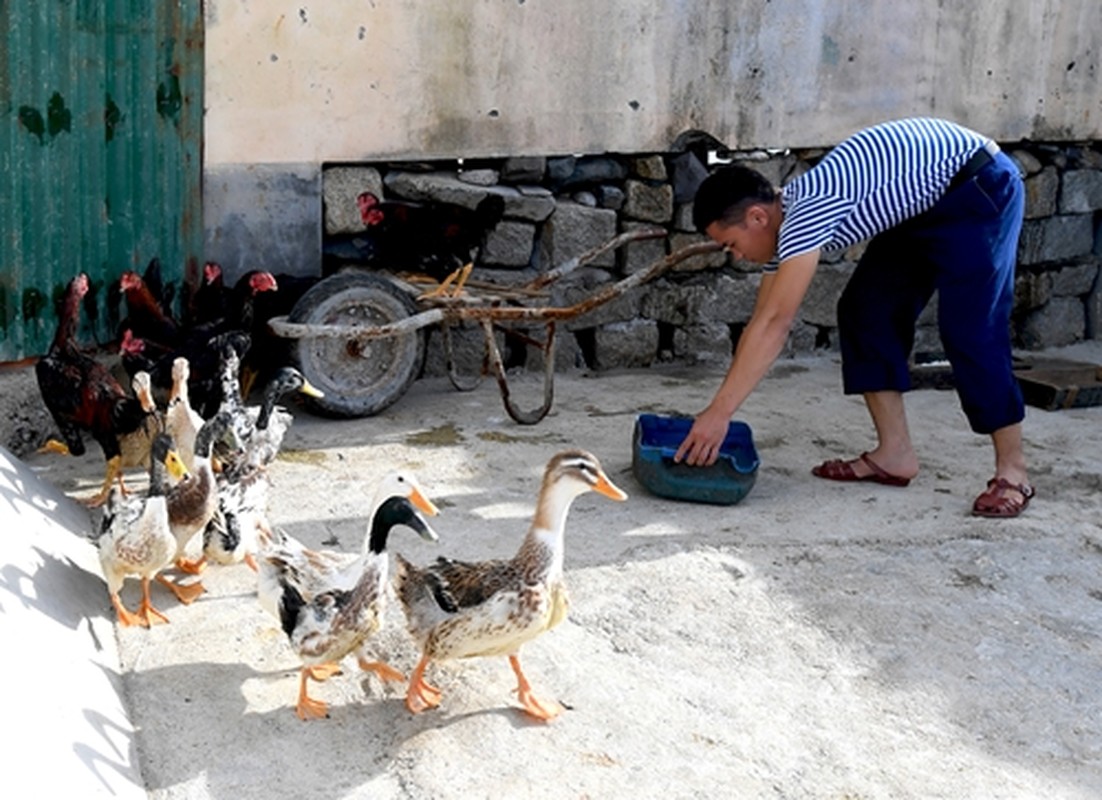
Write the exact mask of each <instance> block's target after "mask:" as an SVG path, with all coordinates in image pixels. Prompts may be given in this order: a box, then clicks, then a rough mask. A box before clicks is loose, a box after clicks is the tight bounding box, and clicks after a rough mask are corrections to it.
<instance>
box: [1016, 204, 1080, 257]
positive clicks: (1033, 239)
mask: <svg viewBox="0 0 1102 800" xmlns="http://www.w3.org/2000/svg"><path fill="white" fill-rule="evenodd" d="M1093 246H1094V224H1093V220H1092V219H1091V215H1090V214H1071V215H1061V216H1056V217H1047V218H1045V219H1038V220H1028V219H1027V220H1026V221H1025V223H1024V224H1023V225H1022V237H1021V240H1020V241H1019V242H1018V263H1019V264H1040V263H1042V262H1045V261H1061V260H1064V259H1069V258H1075V257H1077V256H1084V255H1087V254H1089V253H1090V252H1091V249H1092V247H1093Z"/></svg>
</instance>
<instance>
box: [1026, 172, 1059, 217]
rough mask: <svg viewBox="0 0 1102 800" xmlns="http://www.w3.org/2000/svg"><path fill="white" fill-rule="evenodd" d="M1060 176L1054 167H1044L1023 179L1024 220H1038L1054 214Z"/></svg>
mask: <svg viewBox="0 0 1102 800" xmlns="http://www.w3.org/2000/svg"><path fill="white" fill-rule="evenodd" d="M1059 189H1060V175H1059V173H1057V172H1056V167H1045V168H1044V169H1042V170H1040V171H1039V172H1037V173H1036V174H1034V175H1031V176H1030V177H1028V178H1026V179H1025V218H1026V219H1039V218H1041V217H1050V216H1052V215H1053V214H1055V213H1056V195H1057V192H1058V191H1059Z"/></svg>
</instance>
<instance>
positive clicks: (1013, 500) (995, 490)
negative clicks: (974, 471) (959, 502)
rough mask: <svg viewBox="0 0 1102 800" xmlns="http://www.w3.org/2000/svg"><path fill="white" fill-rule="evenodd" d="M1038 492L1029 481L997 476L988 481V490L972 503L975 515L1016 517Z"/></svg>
mask: <svg viewBox="0 0 1102 800" xmlns="http://www.w3.org/2000/svg"><path fill="white" fill-rule="evenodd" d="M1035 494H1036V492H1035V491H1034V490H1033V487H1032V486H1030V485H1029V484H1028V483H1011V482H1010V481H1008V480H1007V479H1006V478H999V477H995V478H992V479H991V480H989V481H988V482H987V491H985V492H984V493H983V494H981V495H980V496H979V497H977V498H976V502H974V503H973V504H972V516H974V517H1004V518H1010V517H1016V516H1018V515H1019V514H1021V513H1022V512H1023V511H1025V509H1026V506H1028V505H1029V501H1030V500H1032V499H1033V495H1035Z"/></svg>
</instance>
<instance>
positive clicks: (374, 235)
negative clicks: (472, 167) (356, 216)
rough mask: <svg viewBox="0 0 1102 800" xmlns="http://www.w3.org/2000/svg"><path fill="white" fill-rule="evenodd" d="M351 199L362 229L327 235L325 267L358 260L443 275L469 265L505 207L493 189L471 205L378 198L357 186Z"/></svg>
mask: <svg viewBox="0 0 1102 800" xmlns="http://www.w3.org/2000/svg"><path fill="white" fill-rule="evenodd" d="M356 204H357V206H358V208H359V211H360V218H361V219H362V220H363V223H364V225H365V226H367V230H365V231H363V232H361V233H355V234H345V235H342V236H332V237H329V240H328V241H327V243H326V246H325V267H326V271H330V270H332V269H336V268H337V267H339V266H340V265H341V264H342V263H361V264H366V265H367V266H371V267H380V268H383V269H390V270H404V271H408V272H419V273H421V274H423V275H427V276H429V277H430V278H432V279H434V280H436V281H445V280H447V279H448V278H449V277H450V276H451V275H453V274H454V272H455V271H456V270H457V269H463V270H465V271H466V272H469V271H470V270H469V269H468V268H467V267H468V266H469V265H470V263H471V259H472V258H473V255H474V251H475V250H476V249H477V248H478V247H479V246H480V245H481V244H482V242H483V241H484V240H485V238H486V235H487V234H488V233H489V232H490V231H491V230H492V229H493V228H494V227H496V226H497V224H498V223H499V222H500V221H501V219H502V217H503V216H504V213H505V200H504V199H503V198H502V197H501V196H500V195H497V194H488V195H487V196H486V197H484V198H483V199H482V200H481V201H480V202H479V203H478V205H477V206H476V207H475V208H474V209H470V208H467V207H465V206H461V205H458V204H456V203H432V204H419V203H409V202H400V201H381V200H379V198H378V197H376V196H375V195H374V194H372V193H371V192H361V193H360V194H359V195H358V196H357V198H356Z"/></svg>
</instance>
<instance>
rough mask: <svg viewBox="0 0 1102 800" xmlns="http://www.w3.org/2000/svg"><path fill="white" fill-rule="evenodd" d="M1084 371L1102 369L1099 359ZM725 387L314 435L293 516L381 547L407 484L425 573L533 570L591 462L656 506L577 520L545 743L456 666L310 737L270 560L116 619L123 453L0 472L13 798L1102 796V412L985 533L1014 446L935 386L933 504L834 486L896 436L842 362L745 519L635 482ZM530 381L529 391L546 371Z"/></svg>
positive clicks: (373, 689) (1059, 442) (921, 432)
mask: <svg viewBox="0 0 1102 800" xmlns="http://www.w3.org/2000/svg"><path fill="white" fill-rule="evenodd" d="M1062 354H1064V355H1067V356H1069V357H1075V358H1079V359H1083V360H1091V361H1094V362H1095V363H1102V343H1098V342H1092V343H1088V344H1084V345H1080V346H1078V347H1075V348H1071V349H1069V350H1066V351H1063V353H1062ZM718 378H719V373H718V372H717V371H715V370H708V369H705V368H695V369H691V370H690V369H686V368H656V369H652V370H648V371H637V372H621V373H616V374H603V375H600V376H598V377H582V376H581V375H560V376H558V377H556V383H555V389H556V398H555V404H554V407H553V410H552V413H551V414H550V415H549V416H548V417H547V418H546V419H545V420H544V421H542V422H541V423H540V424H539V425H536V426H533V427H521V426H518V425H516V424H514V423H513V422H512V421H510V420H509V419H508V418H507V417H506V416H505V414H504V412H503V409H502V406H501V400H500V396H499V394H498V390H497V387H496V385H495V384H493V383H492V382H487V383H485V384H483V386H482V387H481V388H479V389H477V390H475V391H474V392H471V393H467V394H460V393H457V392H455V391H454V390H452V389H451V387H450V384H448V383H447V382H446V381H443V380H426V381H420V382H418V383H417V384H415V385H414V387H413V388H412V389H411V390H410V392H409V393H408V394H407V395H406V396H404V397H403V398H402V399H401V400H400V401H399V402H398V403H397V404H396V405H395V406H393V407H392V408H391V409H390V410H388V411H387V412H385V413H384V414H383V415H381V416H378V417H374V418H370V419H363V420H353V421H333V420H323V419H318V418H315V417H312V416H310V415H309V414H306V413H297V415H296V421H295V425H294V427H293V429H292V431H291V433H290V435H289V437H288V440H287V442H286V447H285V451H284V453H283V454H282V456H281V457H280V459H279V460H278V461H277V462H276V463H275V464H274V465H273V467H272V470H271V474H272V479H273V482H274V485H275V489H274V492H273V497H272V507H271V514H270V516H271V519H272V522H273V524H275V525H276V526H278V527H281V528H283V529H285V530H286V531H287V532H289V533H291V534H292V535H294V536H296V537H298V538H300V539H302V540H304V541H305V542H306V543H307V544H309V545H312V546H325V547H329V548H334V549H343V550H354V549H358V548H359V547H360V543H361V541H362V537H363V533H364V529H365V524H366V521H365V519H364V505H365V503H366V492H368V491H369V489H370V487H371V486H372V485H373V483H374V482H375V481H376V480H377V479H378V478H379V477H380V476H381V475H382V474H383V473H384V472H385V471H387V470H389V469H391V468H394V467H406V468H412V469H414V470H415V471H416V472H417V473H418V475H419V477H420V479H421V481H422V483H423V484H424V486H425V487H426V489H427V490H428V492H429V494H430V495H431V496H432V497H433V499H434V500H435V501H436V503H437V504H438V505H439V506H440V507H441V509H442V514H441V516H439V517H438V518H436V519H435V520H434V526H435V527H436V529H437V531H438V532H439V533H440V537H441V540H440V542H439V543H438V544H437V545H431V544H429V543H427V542H423V541H421V540H420V539H418V538H417V537H416V536H414V535H412V534H411V533H409V532H408V531H405V530H397V531H396V532H395V533H394V535H393V536H392V538H391V541H390V551H391V552H400V553H402V554H403V555H404V556H406V557H408V558H410V559H412V560H414V561H418V562H424V561H428V560H430V559H432V558H435V556H436V555H438V554H446V555H449V556H454V557H458V558H464V559H475V558H487V557H499V556H507V555H510V554H511V553H512V552H513V551H514V550H515V548H516V546H517V544H518V543H519V541H520V539H521V537H522V536H523V533H524V531H525V530H526V528H527V524H528V519H529V516H530V514H531V511H532V508H533V505H534V502H535V499H536V492H537V490H538V484H539V476H540V473H541V471H542V468H543V466H544V464H545V463H546V461H547V459H548V458H549V457H550V456H551V455H552V454H554V453H555V452H556V451H558V450H560V449H563V448H566V447H574V446H582V447H586V448H588V449H590V450H592V451H593V452H594V453H595V454H597V456H598V457H599V458H600V459H601V461H602V463H603V464H604V466H605V468H606V470H607V472H608V474H609V475H610V477H611V478H612V479H613V481H615V482H616V483H617V484H619V485H620V486H621V487H622V488H623V489H625V490H626V491H627V492H628V493H629V495H630V498H629V500H628V501H627V502H626V503H613V502H611V501H609V500H607V499H606V498H603V497H600V496H597V495H592V494H591V495H585V496H583V497H581V498H579V499H578V500H577V501H576V502H575V504H574V507H573V509H572V511H571V514H570V517H569V519H568V522H567V532H566V572H567V580H568V583H569V586H570V590H571V596H572V607H571V612H570V616H569V618H568V619H567V621H566V622H565V623H563V624H562V625H561V626H560V627H558V628H556V629H554V630H553V631H551V632H549V633H548V634H546V635H544V636H543V637H541V638H540V639H537V640H536V641H535V642H533V643H532V644H530V645H529V646H527V647H526V648H525V649H524V651H523V652H522V658H523V661H524V664H525V666H526V669H527V671H528V674H529V677H530V678H531V680H532V681H533V684H534V685H535V688H536V690H537V691H538V692H541V693H543V694H545V695H546V696H548V697H552V698H556V699H558V700H559V701H561V702H562V703H564V704H565V705H567V706H568V708H569V710H568V711H566V712H565V713H564V714H563V715H562V716H561V717H560V718H559V719H557V720H555V721H553V722H552V723H550V724H539V723H535V722H531V721H529V720H528V719H527V718H526V717H524V716H523V715H522V714H521V713H520V712H519V711H518V710H517V708H516V703H515V698H514V697H513V695H512V694H511V690H512V689H513V686H514V681H513V679H512V673H511V672H510V670H509V668H508V665H507V663H506V661H505V659H503V658H498V659H478V660H472V661H467V662H462V663H449V664H442V665H434V666H433V667H431V668H430V675H429V677H430V679H431V680H432V681H433V682H434V683H436V684H437V685H438V686H439V687H440V688H441V689H442V690H443V692H444V697H443V703H442V705H441V707H440V708H439V709H437V710H435V711H430V712H427V713H424V714H421V715H418V716H413V715H411V714H409V713H408V712H407V711H406V709H405V707H404V705H403V703H402V697H403V687H402V686H395V685H387V686H384V685H383V684H381V683H380V682H379V681H378V680H377V679H376V678H375V677H374V676H365V675H364V674H362V673H360V671H359V670H358V668H357V667H356V665H355V661H354V660H353V659H349V660H347V661H346V663H345V664H344V665H343V666H344V672H343V674H341V675H339V676H337V677H335V678H333V679H331V680H330V681H329V682H327V683H326V684H324V685H321V686H318V687H316V689H315V694H316V695H317V696H318V697H321V698H323V699H325V700H327V701H328V702H329V703H330V717H329V718H328V719H324V720H319V721H313V722H308V723H307V722H300V721H299V720H298V719H297V718H296V717H295V715H294V713H293V711H292V706H293V703H294V700H295V695H296V690H297V670H298V664H297V662H296V659H295V656H294V654H293V652H292V651H291V650H290V649H289V647H288V645H287V643H286V639H285V637H284V635H283V634H282V632H281V631H280V630H279V629H278V626H277V625H276V624H275V622H274V620H273V619H271V618H269V617H268V616H267V615H266V614H265V613H264V612H263V611H262V610H261V609H260V607H259V606H258V605H257V603H256V599H255V593H254V588H255V584H254V579H253V576H252V573H250V572H249V570H248V569H247V568H245V567H244V566H238V567H229V568H218V567H212V568H210V569H209V570H208V571H207V572H206V573H205V574H204V576H203V582H204V584H205V585H206V587H207V589H208V591H207V593H206V594H205V595H204V596H203V597H201V598H200V599H199V600H198V601H197V602H195V603H194V604H193V605H191V606H186V607H185V606H180V605H178V604H176V603H175V602H174V601H173V600H172V598H171V596H170V595H168V594H167V593H166V592H163V591H161V590H160V588H159V587H156V588H155V593H154V601H155V603H156V604H158V605H159V607H160V608H161V609H162V610H163V611H165V613H167V615H168V616H169V618H170V620H171V623H170V624H168V625H163V626H159V627H156V628H154V629H152V630H141V629H118V630H116V629H115V627H114V626H113V621H114V614H113V612H112V609H111V607H110V605H109V603H108V600H107V594H106V590H105V586H104V584H103V582H102V578H100V576H99V572H98V562H97V561H96V558H95V554H94V551H93V550H92V549H91V546H90V545H89V544H88V543H87V542H86V541H85V540H84V538H83V537H84V535H85V533H86V531H87V530H88V528H89V526H91V525H92V524H94V520H95V518H96V515H95V514H93V515H89V514H88V513H87V512H85V511H84V510H83V509H82V508H80V507H79V506H77V505H76V504H74V503H72V502H71V501H69V500H68V499H66V498H65V497H64V496H62V492H64V493H65V494H67V495H69V496H72V497H76V496H86V495H87V494H90V493H91V491H92V490H93V489H94V488H95V486H96V484H97V482H98V480H99V479H100V477H101V475H102V466H103V463H102V459H100V458H99V452H98V449H97V448H96V447H95V445H94V444H92V445H91V446H90V448H89V451H90V452H89V454H88V455H86V456H84V457H83V458H81V459H62V458H59V457H57V456H46V455H34V454H30V455H26V456H25V457H24V458H23V459H16V458H14V457H12V456H11V455H10V454H9V453H7V452H5V451H0V456H4V458H0V514H3V518H2V519H0V524H3V528H4V535H3V536H2V537H0V547H2V548H3V551H2V555H3V556H4V566H3V569H2V571H0V608H2V609H3V615H2V616H0V631H2V632H3V633H5V634H6V636H5V637H4V638H5V640H6V642H5V644H6V646H5V652H6V653H8V654H9V657H8V658H7V659H5V661H4V663H5V676H6V678H7V680H6V681H5V685H6V686H7V687H8V689H9V693H10V695H11V698H10V702H12V703H14V705H9V706H8V711H9V712H10V713H9V715H8V730H9V736H8V737H6V739H7V740H8V741H7V744H6V745H5V764H6V766H7V768H6V769H5V778H6V785H7V786H8V787H14V788H15V790H16V793H15V794H12V795H10V796H12V797H16V796H18V797H24V796H42V797H60V796H68V797H92V796H101V795H102V796H112V797H118V796H124V797H125V796H142V795H143V794H147V795H148V796H149V797H152V798H159V799H160V798H163V799H164V800H169V799H172V800H175V799H176V798H198V799H201V800H205V799H206V798H227V799H228V798H233V799H234V800H252V799H253V798H257V800H259V799H260V798H265V799H268V798H278V797H294V798H296V799H297V800H309V799H310V798H478V797H486V798H490V797H492V798H504V797H525V798H638V797H661V796H664V797H668V798H693V797H701V798H704V797H707V798H713V797H747V798H758V797H778V798H973V797H975V798H980V797H982V798H1038V797H1050V798H1083V799H1084V800H1086V798H1095V797H1099V796H1102V681H1099V675H1100V668H1102V667H1100V665H1102V476H1100V471H1102V459H1100V457H1099V453H1100V452H1102V408H1086V409H1073V410H1064V411H1055V412H1046V411H1040V410H1038V409H1035V408H1030V409H1029V413H1028V416H1027V419H1026V423H1025V437H1026V444H1027V455H1028V458H1029V461H1030V466H1031V478H1032V480H1033V482H1034V484H1035V486H1036V488H1037V498H1036V500H1035V501H1034V502H1033V504H1032V505H1031V506H1030V507H1029V509H1028V510H1027V511H1026V513H1025V514H1024V515H1023V516H1022V517H1021V518H1019V519H1016V520H987V519H978V518H973V517H971V516H969V514H968V511H969V508H970V506H971V503H972V500H973V498H974V497H975V495H976V494H977V493H978V492H979V491H980V490H981V489H982V488H983V484H984V483H985V481H986V480H987V479H988V478H989V477H991V472H992V457H991V452H990V448H989V446H988V443H987V442H986V441H985V440H984V439H983V438H981V437H977V436H974V435H973V434H972V433H970V432H969V431H968V429H967V426H966V424H965V422H964V419H963V416H962V414H961V412H960V411H959V408H958V406H957V403H956V399H955V396H954V395H953V394H952V393H949V392H943V391H935V390H924V391H917V392H914V393H912V394H911V395H909V397H908V409H909V412H910V420H911V427H912V432H913V435H914V438H915V441H916V445H917V448H918V452H919V457H920V459H921V461H922V472H921V473H920V475H919V476H918V478H917V479H916V480H915V481H913V482H912V484H911V485H910V487H908V488H906V489H897V488H889V487H884V486H878V485H870V484H839V483H832V482H828V481H823V480H819V479H816V478H813V477H812V476H811V475H810V474H809V469H810V467H811V466H812V465H813V464H815V463H818V462H819V461H821V460H823V459H824V458H829V457H835V456H854V455H856V454H858V453H860V452H861V451H862V450H865V449H868V448H870V447H871V445H872V434H871V430H870V428H869V423H868V417H867V414H866V412H865V410H864V407H863V405H862V404H861V402H860V400H859V399H856V398H847V397H844V396H843V395H842V394H841V392H840V377H839V373H838V366H837V363H836V361H835V359H834V358H832V357H825V356H824V357H820V358H815V359H806V360H796V361H785V362H781V363H779V364H778V365H776V366H775V367H774V369H773V371H772V372H771V373H770V375H769V376H768V377H767V378H766V380H765V381H764V382H763V384H762V385H761V387H760V389H759V390H758V391H757V392H756V393H755V394H754V395H753V396H752V397H751V398H750V400H749V401H748V402H747V403H746V405H745V407H744V408H743V409H742V410H741V411H740V413H739V415H738V416H739V418H740V419H743V420H746V421H747V422H749V423H750V425H751V426H752V428H753V431H754V437H755V442H756V445H757V448H758V450H759V453H760V455H761V460H762V465H761V468H760V470H759V473H758V476H757V482H756V484H755V485H754V487H753V489H752V491H751V492H750V494H749V495H748V496H747V498H746V499H745V500H744V501H743V502H742V503H740V504H738V505H736V506H726V507H723V506H705V505H693V504H684V503H676V502H671V501H668V500H662V499H659V498H656V497H654V496H651V495H649V494H648V493H647V491H646V490H645V489H644V488H643V487H642V486H640V485H639V484H638V483H637V482H636V481H635V479H634V477H633V476H632V473H631V466H630V464H631V433H632V425H633V421H634V417H635V415H636V414H637V413H639V412H643V411H656V412H675V411H676V412H682V413H692V412H694V411H697V410H699V409H700V408H702V407H703V405H704V404H705V403H706V402H707V400H708V399H709V397H710V395H711V393H712V391H713V390H714V388H715V386H716V383H717V381H718ZM513 388H514V390H515V392H516V394H517V395H519V397H520V398H521V402H522V403H523V402H524V401H525V400H527V399H529V398H530V399H531V402H532V403H534V402H535V398H536V397H537V395H538V392H539V387H538V378H537V377H529V376H525V377H521V378H517V379H515V381H514V383H513ZM137 589H138V587H137V585H136V584H134V583H133V582H131V583H128V585H127V587H126V589H125V590H124V592H123V599H124V601H125V602H127V603H128V605H130V606H131V607H133V606H134V605H135V604H136V602H137V597H138V592H137ZM376 641H377V649H378V652H379V654H380V655H381V656H384V657H385V658H387V659H388V660H389V661H390V663H392V664H393V665H395V666H396V667H398V668H399V669H402V670H405V671H408V670H409V669H411V668H412V666H413V665H414V663H415V662H416V659H417V652H416V650H415V648H414V646H413V644H412V642H411V640H410V639H409V637H408V635H407V634H406V633H405V631H404V628H403V626H402V619H401V613H400V610H399V609H398V608H397V607H395V606H392V607H391V609H390V614H389V618H388V625H387V626H386V627H385V629H384V630H383V631H382V632H381V633H380V635H379V636H378V637H376ZM16 654H17V655H16ZM13 656H15V657H13ZM17 725H18V726H19V727H18V728H17V727H16V726H17ZM16 730H18V732H19V733H18V735H12V733H11V732H12V731H16ZM5 794H7V792H5Z"/></svg>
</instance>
